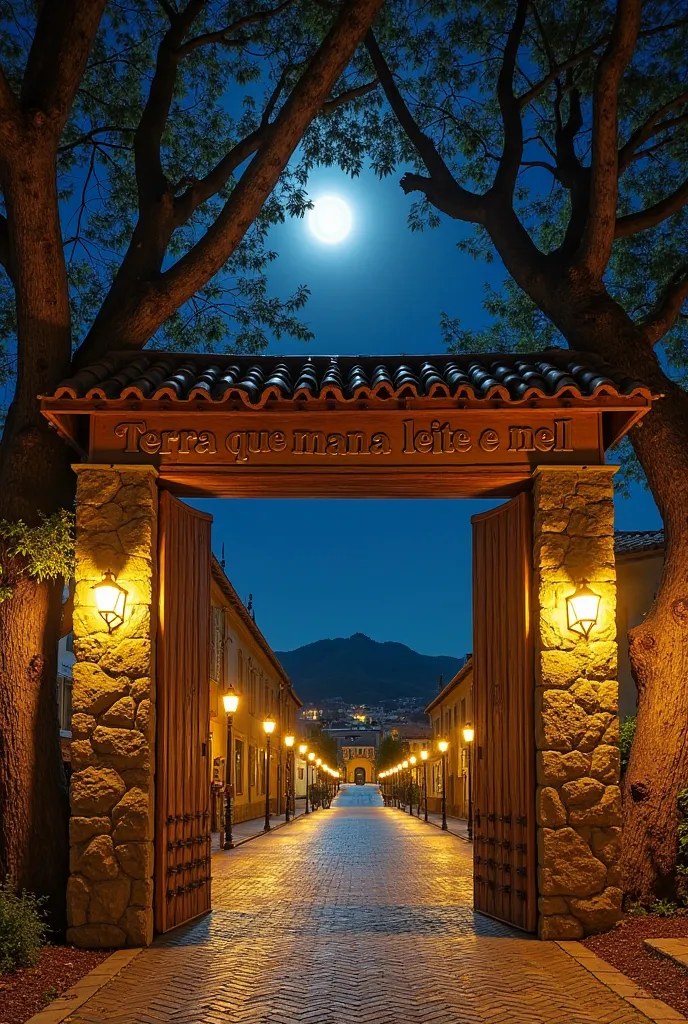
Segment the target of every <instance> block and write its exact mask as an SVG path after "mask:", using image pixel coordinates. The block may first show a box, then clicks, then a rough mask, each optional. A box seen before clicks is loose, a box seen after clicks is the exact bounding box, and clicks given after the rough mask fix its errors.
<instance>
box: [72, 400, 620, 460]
mask: <svg viewBox="0 0 688 1024" xmlns="http://www.w3.org/2000/svg"><path fill="white" fill-rule="evenodd" d="M566 412H567V411H566V410H565V409H558V410H556V411H555V412H553V413H550V414H548V413H543V412H542V411H538V410H529V409H522V410H520V409H519V410H514V409H495V410H488V411H485V412H482V411H481V412H475V411H473V410H470V411H461V410H443V411H441V412H440V411H437V412H435V411H434V410H431V411H429V412H424V411H419V410H413V411H412V412H407V411H404V410H396V411H394V412H389V411H385V412H378V411H376V410H359V411H349V410H347V411H338V410H333V411H331V412H322V411H319V412H310V411H304V412H297V413H293V412H290V413H283V412H279V411H274V412H269V411H256V412H255V413H227V412H225V413H217V412H215V413H213V412H209V413H205V412H199V411H195V410H194V411H187V412H185V413H184V412H181V413H179V412H176V411H173V412H172V411H171V412H170V413H169V414H164V413H160V412H155V413H154V414H151V415H148V416H147V415H146V414H145V413H136V412H133V413H132V412H120V413H110V412H108V413H106V414H101V415H99V416H98V417H95V418H94V421H93V432H92V436H91V452H90V456H91V460H92V461H94V462H117V463H128V462H132V463H143V462H145V463H152V464H154V465H157V466H160V467H164V466H170V467H174V466H178V467H182V466H183V467H185V468H187V467H188V468H191V467H198V468H199V469H200V468H202V467H204V466H224V467H236V470H237V471H239V472H240V471H241V470H242V468H251V469H254V468H268V467H271V466H274V467H283V468H284V467H286V466H289V467H294V466H303V467H308V468H310V469H312V470H317V469H318V468H327V469H328V470H330V471H331V470H332V469H333V468H334V467H337V466H347V467H349V468H351V467H352V466H354V465H356V466H359V465H360V466H366V467H377V468H381V469H383V468H390V469H391V468H396V467H400V466H409V467H410V466H418V467H427V466H432V467H444V466H446V467H456V468H458V467H462V466H463V467H470V466H472V467H477V466H482V465H484V466H489V465H492V466H497V465H518V464H526V465H532V464H535V463H538V464H541V463H548V462H549V463H572V464H576V463H581V462H591V463H596V462H600V461H601V449H600V439H599V426H598V422H599V417H598V415H597V413H595V412H592V411H591V412H589V413H588V412H579V411H578V410H576V412H575V413H574V414H570V415H567V414H566Z"/></svg>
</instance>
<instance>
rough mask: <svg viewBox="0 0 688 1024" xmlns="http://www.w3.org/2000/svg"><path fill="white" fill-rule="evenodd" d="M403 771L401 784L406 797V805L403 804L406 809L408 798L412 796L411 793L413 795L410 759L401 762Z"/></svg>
mask: <svg viewBox="0 0 688 1024" xmlns="http://www.w3.org/2000/svg"><path fill="white" fill-rule="evenodd" d="M401 771H402V776H401V778H402V780H403V781H402V784H401V792H402V794H403V797H404V806H403V808H402V810H404V811H405V810H406V799H407V797H410V795H411V790H410V784H409V779H410V778H411V773H410V772H409V763H408V761H402V762H401Z"/></svg>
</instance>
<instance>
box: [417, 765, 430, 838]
mask: <svg viewBox="0 0 688 1024" xmlns="http://www.w3.org/2000/svg"><path fill="white" fill-rule="evenodd" d="M420 757H421V761H422V762H423V807H424V809H425V820H426V821H427V820H428V752H427V750H421V752H420ZM418 817H419V818H420V804H419V805H418Z"/></svg>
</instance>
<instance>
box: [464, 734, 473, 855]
mask: <svg viewBox="0 0 688 1024" xmlns="http://www.w3.org/2000/svg"><path fill="white" fill-rule="evenodd" d="M463 738H464V740H465V742H466V745H467V746H468V758H467V760H468V829H467V832H468V838H469V839H472V838H473V781H472V779H471V762H472V760H473V740H474V738H475V729H474V728H473V726H472V725H471V724H470V723H467V724H466V725H465V726H464V728H463Z"/></svg>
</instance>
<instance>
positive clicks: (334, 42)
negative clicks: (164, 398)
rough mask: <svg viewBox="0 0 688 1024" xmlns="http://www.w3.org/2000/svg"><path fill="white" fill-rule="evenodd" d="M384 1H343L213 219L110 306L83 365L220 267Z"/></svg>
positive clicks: (126, 342)
mask: <svg viewBox="0 0 688 1024" xmlns="http://www.w3.org/2000/svg"><path fill="white" fill-rule="evenodd" d="M383 2H384V0H345V2H344V3H343V4H342V6H341V7H340V8H339V11H338V14H337V17H336V19H335V21H334V23H333V24H332V26H331V28H330V30H329V32H328V33H327V35H326V36H325V38H324V39H323V41H322V43H321V44H320V46H319V47H318V49H317V51H316V53H315V55H314V56H313V58H312V59H311V61H310V62H309V64H308V68H307V70H306V71H305V73H304V74H303V75H302V76H301V78H300V79H299V81H298V83H297V85H296V86H295V87H294V89H293V90H292V92H291V95H290V96H289V98H288V100H287V101H286V103H285V104H284V106H283V107H282V109H281V110H280V112H279V114H278V115H277V118H276V120H275V121H274V123H273V124H272V125H271V126H270V129H269V131H268V133H267V137H266V138H265V140H264V141H263V143H262V145H261V146H260V148H259V150H258V152H257V154H256V156H255V157H254V159H253V160H252V161H251V163H250V164H249V166H248V167H247V169H246V170H245V171H244V173H243V175H242V177H241V179H240V180H239V182H238V184H237V186H236V188H235V189H234V190H233V192H232V194H231V196H230V197H229V199H228V200H227V202H226V203H225V205H224V207H223V209H222V211H221V212H220V214H219V215H218V217H217V218H216V220H215V222H214V223H213V224H212V225H211V226H210V227H209V228H208V230H207V231H206V232H205V234H204V235H203V236H202V238H200V239H199V240H198V242H196V244H195V245H193V246H192V247H191V249H190V250H189V251H188V252H187V253H186V254H185V255H184V256H182V257H181V258H180V259H179V260H178V261H177V262H176V263H175V264H174V265H173V266H172V267H170V269H169V270H166V271H165V272H164V273H163V274H160V275H156V276H154V277H151V278H148V279H146V280H142V281H140V282H138V283H137V284H136V287H135V288H133V289H130V290H129V291H128V292H125V293H123V294H122V295H121V298H122V301H121V302H119V303H118V304H117V305H116V306H115V307H114V308H113V307H112V304H111V305H110V308H109V310H108V315H107V316H101V315H100V314H99V316H98V317H97V318H96V321H95V323H94V325H93V327H92V328H91V331H90V332H89V334H88V336H87V337H86V339H85V340H84V343H83V344H82V345H81V347H80V349H79V352H78V353H77V362H78V363H79V364H83V363H84V362H85V361H87V360H91V359H94V358H98V356H99V354H100V353H102V352H103V351H104V350H106V349H112V347H113V345H120V346H123V347H124V348H130V349H131V348H134V349H135V348H140V347H143V345H145V344H146V342H147V341H148V340H149V339H150V337H151V336H152V335H153V334H154V333H155V331H156V330H157V329H158V328H159V327H160V325H161V324H162V323H164V321H165V320H167V319H168V317H170V316H171V315H172V314H173V313H174V311H175V310H176V309H178V308H179V307H180V306H181V305H183V304H184V303H185V302H187V301H188V300H189V298H190V297H191V296H192V295H194V294H195V293H196V292H197V291H199V290H200V289H201V288H203V287H204V285H206V284H207V282H208V281H209V280H210V279H211V278H212V277H214V275H215V274H216V273H217V272H218V271H219V270H221V268H222V266H223V265H224V264H225V263H226V262H227V260H228V259H229V257H230V256H231V255H232V253H233V252H235V251H236V249H237V247H238V246H239V245H240V244H241V242H242V240H243V238H244V236H245V235H246V232H247V231H248V230H249V228H250V227H251V225H252V224H253V223H254V221H255V219H256V217H257V216H258V215H259V213H260V211H261V209H262V208H263V205H264V204H265V202H266V200H267V199H268V197H269V195H270V193H271V192H272V190H273V189H274V187H275V185H276V184H277V182H278V180H279V178H280V175H281V174H282V172H283V171H284V168H285V167H286V165H287V163H288V161H289V159H290V157H291V155H292V153H293V152H294V150H295V148H296V146H297V145H298V143H299V140H300V139H301V137H302V136H303V133H304V132H305V131H306V129H307V128H308V126H309V124H310V123H311V121H312V120H313V118H314V117H315V116H316V115H317V113H318V111H319V110H320V108H321V107H322V105H323V103H324V102H326V100H327V97H328V96H329V94H330V92H331V90H332V88H333V87H334V86H335V84H336V83H337V81H338V80H339V77H340V75H341V74H342V72H343V71H344V69H345V67H346V65H347V63H348V62H349V60H350V58H351V55H352V54H353V52H354V50H355V49H356V47H357V46H358V45H359V43H360V42H361V40H362V39H363V37H364V35H365V33H366V32H367V31H368V29H369V28H370V25H371V23H372V21H373V19H374V18H375V16H376V15H377V14H378V12H379V10H380V8H381V7H382V4H383ZM106 301H107V300H106ZM101 312H102V310H101Z"/></svg>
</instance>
